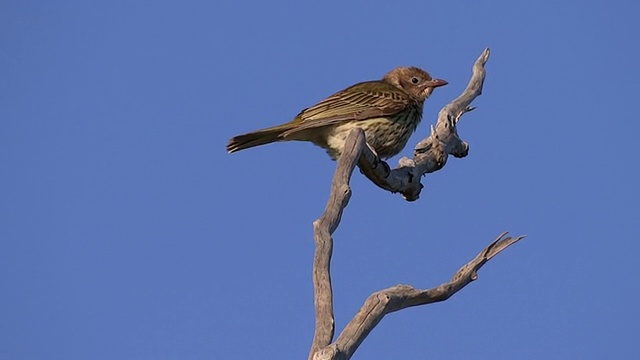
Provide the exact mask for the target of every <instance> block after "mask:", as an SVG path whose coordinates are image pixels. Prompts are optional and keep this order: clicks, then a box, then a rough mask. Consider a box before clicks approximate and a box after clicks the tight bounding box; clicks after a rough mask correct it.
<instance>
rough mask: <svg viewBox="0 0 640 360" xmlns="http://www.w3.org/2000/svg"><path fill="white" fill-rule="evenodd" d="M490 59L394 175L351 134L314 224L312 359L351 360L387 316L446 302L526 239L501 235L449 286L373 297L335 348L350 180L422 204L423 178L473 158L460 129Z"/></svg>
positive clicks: (405, 288)
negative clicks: (338, 240)
mask: <svg viewBox="0 0 640 360" xmlns="http://www.w3.org/2000/svg"><path fill="white" fill-rule="evenodd" d="M488 58H489V49H485V50H484V52H483V53H482V54H481V55H480V57H479V58H478V59H477V60H476V62H475V64H474V65H473V74H472V77H471V80H470V81H469V84H468V85H467V87H466V89H465V90H464V91H463V93H462V94H461V95H460V96H459V97H458V98H457V99H455V100H453V101H452V102H451V103H449V104H447V105H446V106H445V107H444V108H442V110H440V113H439V114H438V120H437V123H436V126H435V127H432V128H431V134H430V135H429V136H428V137H427V138H425V139H424V140H422V141H420V142H419V143H418V144H417V145H416V147H415V148H414V157H413V159H408V158H402V159H401V160H400V164H399V166H398V167H397V168H395V169H393V170H390V168H389V166H388V165H386V163H381V162H379V161H378V160H377V159H376V156H375V155H374V154H373V153H372V152H371V150H370V149H369V147H368V146H366V140H365V135H364V132H363V131H362V130H361V129H359V128H356V129H354V130H352V131H351V133H350V134H349V136H348V137H347V139H346V144H345V147H344V150H343V153H342V155H341V157H340V159H339V160H338V163H337V168H336V172H335V174H334V178H333V182H332V184H331V194H330V196H329V201H328V202H327V206H326V208H325V211H324V213H323V214H322V216H321V217H320V218H319V219H318V220H316V221H315V222H314V223H313V227H314V240H315V243H316V252H315V255H314V261H313V285H314V291H315V310H316V328H315V333H314V337H313V343H312V346H311V351H310V353H309V359H314V360H320V359H349V358H350V357H351V356H352V355H353V353H354V352H355V351H356V349H357V348H358V346H359V345H360V344H361V343H362V341H364V339H365V338H366V336H367V335H368V334H369V333H370V332H371V330H373V328H374V327H375V326H376V325H377V324H378V323H379V322H380V321H381V320H382V318H383V317H384V316H385V315H386V314H388V313H391V312H394V311H398V310H401V309H404V308H407V307H411V306H417V305H425V304H430V303H434V302H439V301H444V300H447V299H448V298H449V297H451V296H452V295H453V294H455V293H456V292H458V291H459V290H460V289H462V288H463V287H465V286H466V285H467V284H469V283H470V282H471V281H473V280H476V278H477V272H478V270H479V269H480V268H481V267H482V266H483V265H484V264H485V263H486V262H487V261H489V260H490V259H491V258H493V257H494V256H495V255H497V254H498V253H500V252H501V251H502V250H504V249H505V248H507V247H508V246H510V245H511V244H513V243H515V242H517V241H519V240H520V239H522V238H524V236H519V237H515V238H512V237H505V236H506V233H503V234H501V235H500V236H499V237H498V238H497V239H496V240H495V241H493V242H492V243H491V244H490V245H489V246H488V247H486V248H485V249H484V250H483V251H481V252H480V254H478V256H476V257H475V258H474V259H473V260H471V261H470V262H469V263H467V264H465V265H464V266H462V267H461V268H460V270H458V271H457V272H456V273H455V274H454V276H453V278H452V279H451V280H450V281H449V282H447V283H444V284H441V285H439V286H437V287H435V288H432V289H427V290H419V289H415V288H413V287H411V286H409V285H396V286H393V287H390V288H388V289H384V290H381V291H378V292H376V293H374V294H372V295H370V296H369V298H368V299H367V300H366V301H365V303H364V305H363V306H362V308H361V309H360V310H359V311H358V313H357V314H356V316H355V317H354V318H353V319H352V320H351V321H350V322H349V324H347V326H346V327H345V329H344V330H343V331H342V333H341V334H340V336H338V339H337V340H336V341H335V342H333V343H332V341H333V337H334V331H335V318H334V314H333V292H332V288H331V273H330V264H331V255H332V252H333V238H332V237H331V234H333V232H334V231H335V229H336V228H337V227H338V225H339V224H340V219H341V217H342V212H343V210H344V209H345V207H346V206H347V204H348V202H349V198H350V197H351V188H350V186H349V181H350V179H351V174H352V173H353V170H354V169H355V167H356V166H359V167H360V170H361V171H362V173H363V174H365V176H367V177H368V178H369V179H370V180H371V181H373V182H374V183H375V184H377V185H378V186H380V187H381V188H383V189H386V190H389V191H392V192H399V193H401V194H402V195H403V196H404V198H405V199H407V200H408V201H414V200H416V199H418V197H419V195H420V191H421V189H422V187H423V186H422V184H421V183H420V179H421V178H422V176H423V175H424V174H427V173H431V172H434V171H437V170H440V169H442V167H444V165H445V164H446V161H447V158H448V156H449V155H453V156H455V157H465V156H466V155H467V154H468V151H469V144H467V143H466V142H464V141H462V140H461V139H460V137H459V136H458V133H457V128H456V125H457V123H458V121H459V120H460V117H461V116H462V115H463V114H464V113H466V112H469V111H471V110H473V108H472V107H470V105H471V102H472V101H473V100H474V99H475V98H476V97H477V96H479V95H480V94H481V93H482V85H483V83H484V78H485V74H486V73H485V69H484V64H485V63H486V62H487V60H488ZM380 165H383V166H380Z"/></svg>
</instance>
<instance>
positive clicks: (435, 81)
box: [424, 79, 449, 88]
mask: <svg viewBox="0 0 640 360" xmlns="http://www.w3.org/2000/svg"><path fill="white" fill-rule="evenodd" d="M448 83H449V82H448V81H447V80H442V79H431V81H426V82H425V83H424V84H425V85H426V86H427V87H432V88H437V87H439V86H445V85H447V84H448Z"/></svg>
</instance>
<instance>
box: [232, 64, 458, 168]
mask: <svg viewBox="0 0 640 360" xmlns="http://www.w3.org/2000/svg"><path fill="white" fill-rule="evenodd" d="M447 84H448V82H447V81H446V80H442V79H434V78H432V77H431V75H430V74H429V73H428V72H426V71H425V70H423V69H420V68H418V67H414V66H411V67H397V68H394V69H393V70H391V71H389V72H388V73H386V74H385V75H384V77H383V78H382V79H380V80H374V81H365V82H361V83H357V84H355V85H352V86H350V87H347V88H346V89H344V90H341V91H338V92H337V93H335V94H333V95H331V96H329V97H327V98H326V99H324V100H322V101H320V102H319V103H317V104H316V105H313V106H311V107H308V108H306V109H304V110H302V111H301V112H300V113H299V114H298V115H297V116H296V117H295V118H294V119H293V120H291V121H290V122H287V123H284V124H281V125H277V126H273V127H269V128H266V129H262V130H257V131H253V132H250V133H247V134H243V135H238V136H235V137H233V138H232V139H231V140H230V141H229V143H228V144H227V151H228V152H229V153H233V152H236V151H239V150H243V149H248V148H251V147H254V146H259V145H264V144H269V143H273V142H277V141H290V140H294V141H309V142H311V143H313V144H315V145H317V146H319V147H321V148H323V149H325V150H326V151H327V153H328V154H329V156H330V157H331V158H332V159H333V160H336V159H338V158H339V157H340V155H341V154H342V151H343V148H344V143H345V141H346V137H347V135H349V132H350V131H351V130H352V129H353V128H355V127H360V128H361V129H362V130H363V131H364V133H365V138H366V142H367V145H368V146H369V148H370V149H371V150H373V151H374V152H375V153H376V155H377V156H378V157H379V158H380V159H383V160H386V159H388V158H391V157H393V156H395V155H397V154H398V153H400V151H402V149H403V148H404V147H405V145H406V144H407V141H408V140H409V137H410V136H411V134H413V132H414V131H415V130H416V128H417V126H418V124H420V121H421V119H422V109H423V106H424V101H425V100H426V99H427V98H429V96H430V95H431V94H432V92H433V90H434V89H435V88H437V87H440V86H444V85H447Z"/></svg>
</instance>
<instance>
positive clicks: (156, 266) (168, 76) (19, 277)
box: [0, 1, 640, 359]
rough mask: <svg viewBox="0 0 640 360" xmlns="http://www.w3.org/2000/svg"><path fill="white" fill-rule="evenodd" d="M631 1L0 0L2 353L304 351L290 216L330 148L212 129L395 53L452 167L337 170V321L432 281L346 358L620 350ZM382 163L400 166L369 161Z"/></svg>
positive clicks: (305, 260)
mask: <svg viewBox="0 0 640 360" xmlns="http://www.w3.org/2000/svg"><path fill="white" fill-rule="evenodd" d="M639 15H640V5H638V4H632V2H629V1H607V2H604V1H597V2H596V1H592V2H589V3H585V2H581V1H564V2H559V1H539V2H528V3H523V2H511V1H492V2H460V1H446V2H444V1H443V2H425V1H396V2H389V1H384V2H382V1H367V2H365V1H359V2H338V1H323V2H312V3H296V2H283V1H271V2H258V1H235V2H230V1H228V2H223V1H217V2H205V1H153V2H152V1H110V2H91V1H76V2H74V1H57V2H48V1H47V2H44V1H40V2H38V1H34V2H29V3H27V2H17V1H5V2H2V3H1V4H0V164H2V168H3V169H2V172H0V239H1V240H0V289H2V291H1V292H0V359H256V358H261V359H282V358H291V359H293V358H305V357H306V356H307V352H308V349H309V345H310V342H311V338H312V334H313V323H314V319H313V293H312V284H311V260H312V255H313V250H314V245H313V241H312V227H311V223H312V221H313V220H314V219H316V218H317V217H318V216H319V215H320V213H321V212H322V210H323V209H324V205H325V202H326V199H327V195H328V192H329V187H330V180H331V176H332V172H333V169H334V166H335V163H334V162H332V161H330V160H329V158H328V157H327V156H326V155H325V154H324V151H322V150H321V149H318V148H316V147H314V146H312V145H310V144H307V143H282V144H272V145H269V146H265V147H261V148H255V149H251V150H246V151H242V152H239V153H237V154H232V155H229V154H227V153H226V152H225V149H224V147H225V144H226V142H227V141H228V139H229V138H230V137H231V136H233V135H237V134H240V133H244V132H247V131H251V130H255V129H258V128H262V127H267V126H271V125H275V124H278V123H282V122H286V121H288V120H290V119H291V118H292V117H293V116H295V115H296V114H297V113H298V112H299V111H300V110H301V109H302V108H305V107H307V106H310V105H313V104H314V103H315V102H317V101H319V100H321V99H323V98H324V97H326V96H328V95H330V94H332V93H333V92H335V91H337V90H340V89H342V88H344V87H346V86H348V85H351V84H353V83H356V82H359V81H365V80H371V79H377V78H380V77H381V76H382V75H383V74H384V73H385V72H386V71H388V70H390V69H391V68H393V67H395V66H399V65H415V66H420V67H424V68H426V69H427V70H429V71H430V72H431V73H432V75H434V76H436V77H439V78H443V79H446V80H448V81H449V85H448V86H446V87H443V88H439V89H437V91H436V92H435V93H434V95H433V96H432V97H431V98H430V99H429V100H428V101H427V103H426V106H425V114H424V120H423V124H422V125H421V126H420V127H419V128H418V131H417V133H416V134H415V135H414V137H413V138H412V139H411V140H410V142H409V146H408V147H407V149H405V151H403V152H402V154H401V155H410V154H411V151H412V150H411V149H412V147H413V145H414V144H415V143H416V142H417V141H418V140H419V139H421V138H423V137H424V136H426V135H427V134H428V131H429V130H428V129H429V124H431V123H434V122H435V118H436V114H437V111H438V110H439V109H440V107H442V106H443V105H444V104H446V103H447V102H448V101H450V100H451V99H453V98H454V97H455V96H457V95H458V94H459V93H460V91H461V90H462V89H463V88H464V86H465V85H466V83H467V81H468V79H469V75H470V68H471V65H472V63H473V61H474V60H475V59H476V58H477V56H478V55H479V54H480V53H481V51H482V50H483V49H484V48H485V47H490V48H491V50H492V55H491V58H490V60H489V63H488V64H487V72H488V74H487V80H486V82H485V88H484V93H483V95H482V96H481V97H480V98H478V99H477V100H476V102H475V103H474V105H476V106H477V107H478V109H477V110H476V111H474V112H472V113H469V114H467V115H465V116H464V117H463V119H462V121H461V123H460V126H459V133H460V136H461V137H462V138H463V139H464V140H466V141H468V142H469V143H470V154H469V156H468V157H467V158H465V159H462V160H460V159H450V161H449V162H448V164H447V166H446V167H445V168H444V169H443V170H442V171H440V172H437V173H435V174H432V175H429V176H427V177H426V178H424V179H423V183H424V184H425V189H424V190H423V193H422V197H421V199H420V200H419V201H417V202H414V203H408V202H405V201H403V200H402V199H401V197H400V196H398V195H392V194H389V193H386V192H384V191H382V190H379V189H378V188H376V187H375V186H374V185H372V184H371V183H369V182H368V181H367V180H366V179H364V178H363V177H362V176H361V175H359V174H358V173H356V174H355V175H354V177H353V181H352V190H353V196H352V198H351V202H350V204H349V206H348V208H347V210H346V212H345V214H344V216H343V219H342V224H341V226H340V228H339V229H338V230H337V231H336V233H335V248H334V257H333V263H332V274H333V279H334V296H335V309H336V321H337V324H336V325H337V330H338V331H340V330H341V329H342V328H343V327H344V325H345V324H346V322H347V321H348V320H349V319H350V318H351V317H352V316H353V314H355V312H356V311H357V309H358V308H359V307H360V306H361V304H362V303H363V302H364V300H365V298H366V297H367V296H368V295H369V294H370V293H371V292H374V291H377V290H379V289H382V288H385V287H388V286H391V285H395V284H398V283H406V284H411V285H414V286H416V287H420V288H427V287H431V286H435V285H438V284H440V283H441V282H444V281H446V280H448V279H449V278H450V276H451V275H452V274H453V273H454V272H455V270H457V269H458V267H459V266H461V265H462V264H464V263H465V262H466V261H468V260H470V259H471V258H472V257H473V256H475V254H476V253H477V252H478V251H480V250H481V249H482V248H483V247H484V246H485V245H487V244H488V243H489V242H490V241H491V240H493V239H494V238H495V237H496V236H497V235H498V234H499V233H500V232H502V231H504V230H510V231H511V234H512V235H520V234H527V235H528V237H527V239H526V240H524V241H523V242H521V243H518V244H516V245H515V246H513V247H511V248H509V249H508V250H506V251H505V252H504V253H503V254H500V255H499V256H498V257H497V258H495V259H494V260H492V261H491V262H490V263H489V264H487V265H486V266H485V267H484V268H483V269H482V270H481V272H480V274H479V275H480V277H479V279H478V281H476V282H474V283H472V284H470V285H469V286H468V287H467V288H465V289H464V290H462V291H461V292H460V293H458V294H457V295H455V296H454V297H453V298H451V299H450V300H449V301H447V302H445V303H440V304H435V305H429V306H425V307H418V308H412V309H408V310H404V311H401V312H398V313H394V314H391V315H389V316H388V317H386V318H385V319H384V320H383V321H382V322H381V323H380V325H379V326H378V327H377V328H376V329H375V330H374V331H373V332H372V333H371V335H370V336H369V337H368V338H367V339H366V340H365V342H364V343H363V344H362V346H361V347H360V349H359V350H358V352H357V353H356V356H355V357H354V359H389V358H406V359H467V358H471V357H473V358H480V359H486V358H491V359H514V358H518V359H541V358H543V359H567V358H569V359H578V358H579V359H602V358H619V359H622V358H632V357H635V356H637V347H636V346H635V342H636V341H637V340H636V338H637V332H638V330H637V327H638V321H639V320H640V316H639V314H638V306H637V304H638V302H639V300H640V299H639V296H638V292H637V289H636V288H637V285H638V284H639V276H638V271H637V269H636V264H637V254H638V252H639V251H640V245H638V244H639V239H638V236H637V233H638V232H637V223H638V221H640V218H639V211H638V205H637V204H638V200H639V199H638V183H640V176H639V175H638V158H637V145H636V143H635V141H636V138H637V134H638V132H639V130H640V125H639V120H640V119H639V118H638V115H637V111H636V109H635V104H636V103H637V99H636V97H637V92H638V86H640V71H639V70H638V66H637V64H636V63H637V59H638V57H639V56H640V46H639V45H638V34H640V25H638V20H637V19H638V16H639ZM390 163H391V165H392V166H393V165H395V164H396V163H397V159H392V160H391V161H390Z"/></svg>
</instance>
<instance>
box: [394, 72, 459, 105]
mask: <svg viewBox="0 0 640 360" xmlns="http://www.w3.org/2000/svg"><path fill="white" fill-rule="evenodd" d="M383 80H384V81H387V82H389V83H390V84H392V85H393V86H395V87H397V88H399V89H402V90H404V91H405V92H406V93H408V94H409V95H411V96H413V97H414V98H416V99H418V100H420V101H424V100H426V99H427V98H429V96H430V95H431V93H432V92H433V89H435V88H437V87H438V86H444V85H447V84H448V82H447V81H446V80H442V79H434V78H432V77H431V75H429V73H428V72H426V71H424V70H422V69H420V68H417V67H413V66H412V67H397V68H395V69H393V70H391V71H389V72H388V73H387V74H386V75H385V76H384V78H383Z"/></svg>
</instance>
